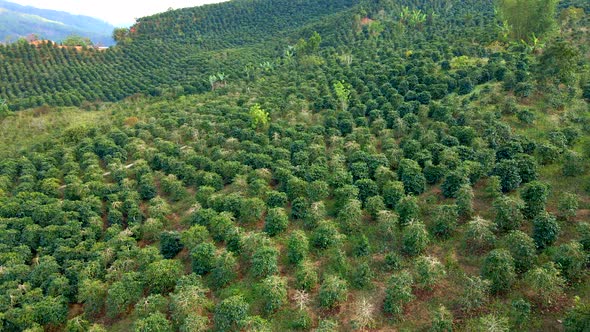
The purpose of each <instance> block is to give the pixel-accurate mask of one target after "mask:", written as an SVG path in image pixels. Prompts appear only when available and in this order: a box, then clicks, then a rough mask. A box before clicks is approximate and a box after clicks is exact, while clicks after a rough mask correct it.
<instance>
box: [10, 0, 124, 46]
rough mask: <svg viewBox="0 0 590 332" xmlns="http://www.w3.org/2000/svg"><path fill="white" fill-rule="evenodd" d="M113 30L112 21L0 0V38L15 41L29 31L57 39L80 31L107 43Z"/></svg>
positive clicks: (111, 42) (109, 43)
mask: <svg viewBox="0 0 590 332" xmlns="http://www.w3.org/2000/svg"><path fill="white" fill-rule="evenodd" d="M112 30H113V26H112V25H110V24H108V23H106V22H103V21H101V20H99V19H96V18H92V17H88V16H82V15H72V14H69V13H66V12H60V11H55V10H48V9H39V8H34V7H30V6H21V5H18V4H16V3H12V2H8V1H3V0H0V42H14V41H16V40H17V39H18V38H22V37H27V36H29V35H31V34H35V35H37V36H39V37H40V38H42V39H49V40H54V41H57V42H61V41H63V40H65V39H66V38H67V37H68V36H71V35H81V36H85V37H87V38H90V39H91V40H92V41H93V42H94V43H95V44H102V45H106V46H109V45H112V44H113V40H112V38H111V31H112Z"/></svg>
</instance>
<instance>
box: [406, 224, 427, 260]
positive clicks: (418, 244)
mask: <svg viewBox="0 0 590 332" xmlns="http://www.w3.org/2000/svg"><path fill="white" fill-rule="evenodd" d="M429 243H430V237H429V235H428V231H427V230H426V227H425V226H424V224H423V223H421V222H417V221H416V222H413V223H411V224H409V225H408V226H406V228H404V230H403V232H402V252H403V253H404V254H406V255H408V256H417V255H420V254H421V253H422V252H424V250H425V249H426V247H427V246H428V244H429Z"/></svg>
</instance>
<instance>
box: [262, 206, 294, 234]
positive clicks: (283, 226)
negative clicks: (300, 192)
mask: <svg viewBox="0 0 590 332" xmlns="http://www.w3.org/2000/svg"><path fill="white" fill-rule="evenodd" d="M288 226H289V217H288V216H287V212H285V209H283V208H272V209H269V210H268V212H267V214H266V218H265V219H264V231H265V232H266V233H267V234H268V235H269V236H275V235H278V234H280V233H282V232H284V231H286V230H287V227H288Z"/></svg>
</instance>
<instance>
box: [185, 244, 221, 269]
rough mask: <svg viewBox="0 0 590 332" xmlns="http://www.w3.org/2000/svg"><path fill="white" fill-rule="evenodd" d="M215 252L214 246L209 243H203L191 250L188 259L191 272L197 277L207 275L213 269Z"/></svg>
mask: <svg viewBox="0 0 590 332" xmlns="http://www.w3.org/2000/svg"><path fill="white" fill-rule="evenodd" d="M215 250H216V248H215V245H214V244H213V243H211V242H203V243H201V244H198V245H197V246H196V247H195V248H194V249H193V250H191V252H190V257H191V266H192V269H193V272H195V273H196V274H199V275H204V274H207V273H209V272H210V271H211V268H212V267H213V259H214V257H215Z"/></svg>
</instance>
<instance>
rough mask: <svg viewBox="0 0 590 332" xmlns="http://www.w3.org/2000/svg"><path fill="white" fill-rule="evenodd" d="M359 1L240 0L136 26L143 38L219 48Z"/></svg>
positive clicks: (299, 24) (271, 34)
mask: <svg viewBox="0 0 590 332" xmlns="http://www.w3.org/2000/svg"><path fill="white" fill-rule="evenodd" d="M359 3H360V1H359V0H334V1H315V0H292V1H289V0H276V1H268V0H236V1H230V2H224V3H220V4H214V5H206V6H200V7H194V8H185V9H179V10H173V11H168V12H165V13H160V14H157V15H153V16H149V17H144V18H141V19H139V20H138V23H137V24H136V25H135V26H134V28H133V30H134V31H136V38H139V39H146V38H147V39H153V38H158V39H161V40H164V41H168V42H181V43H187V44H196V45H199V46H201V47H203V48H206V49H219V48H225V47H235V46H242V45H247V44H252V43H257V42H261V41H264V40H266V39H269V38H275V37H279V36H281V35H284V34H285V33H286V32H287V31H293V30H295V29H297V28H299V27H302V26H305V25H307V24H309V23H310V22H312V21H314V20H319V19H322V18H323V17H326V16H328V15H330V14H334V13H338V12H340V11H342V10H345V9H347V8H351V7H353V6H355V5H358V4H359Z"/></svg>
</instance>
